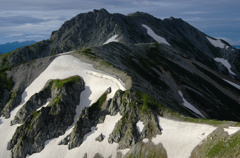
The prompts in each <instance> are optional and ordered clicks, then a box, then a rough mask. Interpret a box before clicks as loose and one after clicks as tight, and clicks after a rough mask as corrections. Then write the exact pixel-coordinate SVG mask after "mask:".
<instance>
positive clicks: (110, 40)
mask: <svg viewBox="0 0 240 158" xmlns="http://www.w3.org/2000/svg"><path fill="white" fill-rule="evenodd" d="M117 37H118V35H113V36H112V37H111V38H109V39H108V40H107V41H106V42H104V43H103V45H104V44H108V43H110V42H118V39H117Z"/></svg>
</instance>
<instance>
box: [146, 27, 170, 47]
mask: <svg viewBox="0 0 240 158" xmlns="http://www.w3.org/2000/svg"><path fill="white" fill-rule="evenodd" d="M142 26H143V27H145V28H146V29H147V33H148V35H149V36H151V37H152V38H153V39H154V40H155V41H157V42H158V43H165V44H167V45H169V46H170V44H169V43H168V42H167V41H166V40H165V38H163V37H161V36H159V35H157V34H156V33H155V32H153V30H152V29H151V28H150V27H148V26H147V25H144V24H142Z"/></svg>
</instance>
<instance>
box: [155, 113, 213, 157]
mask: <svg viewBox="0 0 240 158" xmlns="http://www.w3.org/2000/svg"><path fill="white" fill-rule="evenodd" d="M158 119H159V125H160V126H161V127H162V129H163V130H162V135H157V136H156V137H155V138H152V142H153V143H154V144H155V145H157V144H159V143H161V144H162V145H163V147H164V148H165V149H166V151H167V155H168V157H169V158H188V157H190V155H191V152H192V150H193V149H194V148H195V147H196V146H197V145H198V144H199V143H201V141H202V140H204V139H205V138H206V137H207V136H208V135H209V134H210V133H212V132H213V131H214V130H215V129H216V127H213V126H210V125H205V124H197V123H190V122H181V121H174V120H170V119H166V118H163V117H158Z"/></svg>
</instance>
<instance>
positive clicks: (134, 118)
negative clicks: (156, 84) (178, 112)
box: [64, 90, 162, 149]
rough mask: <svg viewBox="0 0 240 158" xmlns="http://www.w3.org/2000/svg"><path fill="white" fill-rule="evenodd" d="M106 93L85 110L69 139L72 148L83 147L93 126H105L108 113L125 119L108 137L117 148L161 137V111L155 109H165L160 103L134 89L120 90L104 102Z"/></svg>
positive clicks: (128, 146) (101, 137)
mask: <svg viewBox="0 0 240 158" xmlns="http://www.w3.org/2000/svg"><path fill="white" fill-rule="evenodd" d="M106 94H107V93H104V94H103V95H102V96H101V98H100V99H99V100H98V101H97V103H95V104H94V105H92V106H91V107H90V108H85V109H83V111H82V113H81V115H80V116H79V119H78V121H77V123H76V125H75V127H74V129H73V131H72V133H71V135H70V137H69V144H68V146H69V149H72V148H75V147H78V146H80V145H81V144H82V142H83V138H84V135H85V134H87V133H89V132H90V131H91V127H92V126H96V125H97V124H98V123H103V122H104V118H105V116H106V115H107V114H110V115H112V116H114V115H116V114H117V113H118V112H120V114H121V115H122V118H121V120H120V121H119V122H118V123H117V124H116V126H115V128H114V130H113V131H112V133H111V134H110V135H109V138H108V142H109V143H113V142H115V143H119V147H118V149H125V148H131V147H133V146H134V145H135V144H136V143H137V142H139V141H140V140H142V139H143V138H151V137H153V136H155V135H157V134H161V129H160V127H159V124H158V119H157V115H158V112H156V111H154V110H156V109H158V108H161V107H162V106H161V105H160V104H159V103H158V102H157V101H155V100H154V99H152V98H151V97H149V96H148V95H146V94H143V93H141V92H138V91H135V90H128V91H125V92H123V91H121V90H119V91H118V92H116V94H115V96H114V97H113V99H112V100H110V101H109V102H105V101H104V100H105V99H106ZM138 121H142V122H143V123H144V128H143V130H142V132H141V133H139V132H138V130H137V126H136V123H137V122H138ZM99 137H100V138H99V139H98V140H99V141H101V140H103V136H101V135H100V136H99ZM64 140H66V139H64Z"/></svg>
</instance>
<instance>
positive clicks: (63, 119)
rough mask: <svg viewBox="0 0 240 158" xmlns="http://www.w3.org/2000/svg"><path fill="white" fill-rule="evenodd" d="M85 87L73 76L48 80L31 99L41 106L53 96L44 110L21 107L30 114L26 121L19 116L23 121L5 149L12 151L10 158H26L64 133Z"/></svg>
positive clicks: (80, 80)
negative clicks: (46, 142) (47, 141)
mask: <svg viewBox="0 0 240 158" xmlns="http://www.w3.org/2000/svg"><path fill="white" fill-rule="evenodd" d="M84 86H85V85H84V81H83V79H82V78H80V77H79V76H74V77H71V78H68V79H65V80H53V81H50V82H49V83H48V84H47V85H46V87H45V88H44V89H43V90H42V91H41V92H40V93H38V94H35V95H34V96H33V97H32V98H31V99H30V100H31V101H33V102H36V101H37V102H38V101H40V100H41V101H42V102H41V101H40V102H41V103H44V102H46V99H47V98H48V97H49V96H48V95H49V94H51V95H52V99H51V100H50V103H49V105H48V106H47V107H43V108H41V109H40V110H39V111H35V110H36V108H38V105H39V104H37V103H35V105H36V106H34V107H32V108H29V107H28V106H29V105H30V104H32V103H26V105H25V106H24V107H23V109H22V110H25V111H26V113H31V114H30V116H29V117H27V118H26V117H25V115H20V114H19V115H18V116H19V118H21V119H22V120H25V121H24V123H23V124H22V125H21V126H19V127H18V128H17V130H16V132H15V134H14V135H13V137H12V139H11V141H10V142H9V143H8V150H11V151H12V157H14V158H21V157H26V155H27V154H32V153H35V152H40V151H41V150H42V149H43V148H44V143H45V141H46V140H48V139H51V138H56V137H58V136H60V135H62V134H64V133H65V130H66V129H67V127H68V126H70V125H71V124H72V123H73V119H74V115H75V113H76V112H75V109H76V106H77V105H78V104H79V102H80V94H81V91H83V90H84ZM47 91H49V92H48V93H47ZM39 97H43V99H40V98H39ZM44 97H45V98H44ZM44 100H45V101H44ZM32 110H33V111H32ZM21 119H19V120H21ZM15 120H16V119H15Z"/></svg>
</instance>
